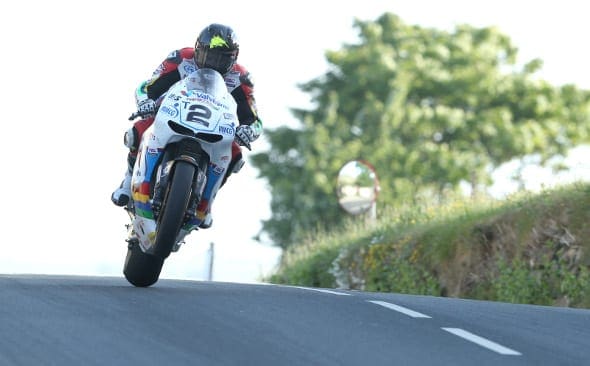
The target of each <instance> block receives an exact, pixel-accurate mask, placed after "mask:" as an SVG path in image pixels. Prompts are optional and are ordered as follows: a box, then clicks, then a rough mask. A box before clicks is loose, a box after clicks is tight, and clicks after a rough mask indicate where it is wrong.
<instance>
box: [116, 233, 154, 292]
mask: <svg viewBox="0 0 590 366" xmlns="http://www.w3.org/2000/svg"><path fill="white" fill-rule="evenodd" d="M163 265H164V259H162V258H159V257H156V256H154V255H151V254H147V253H144V252H143V251H142V250H141V248H140V247H139V243H138V242H137V241H134V242H131V243H129V248H128V249H127V257H125V266H124V267H123V273H124V274H125V278H126V279H127V281H129V283H131V284H132V285H133V286H136V287H148V286H151V285H153V284H154V283H156V281H158V278H159V277H160V272H161V271H162V266H163Z"/></svg>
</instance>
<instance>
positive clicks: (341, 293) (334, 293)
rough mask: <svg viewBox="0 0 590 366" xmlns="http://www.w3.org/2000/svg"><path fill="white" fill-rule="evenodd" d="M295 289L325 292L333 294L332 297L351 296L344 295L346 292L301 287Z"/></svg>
mask: <svg viewBox="0 0 590 366" xmlns="http://www.w3.org/2000/svg"><path fill="white" fill-rule="evenodd" d="M293 287H295V288H300V289H302V290H310V291H317V292H323V293H326V294H332V295H340V296H350V294H347V293H344V292H336V291H330V290H324V289H322V288H311V287H299V286H293Z"/></svg>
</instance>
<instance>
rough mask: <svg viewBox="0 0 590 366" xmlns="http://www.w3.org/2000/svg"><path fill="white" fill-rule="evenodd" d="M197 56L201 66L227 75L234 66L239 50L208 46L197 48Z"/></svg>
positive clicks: (198, 64) (198, 63)
mask: <svg viewBox="0 0 590 366" xmlns="http://www.w3.org/2000/svg"><path fill="white" fill-rule="evenodd" d="M195 56H196V57H195V58H196V60H195V61H196V62H197V66H198V67H199V68H210V69H213V70H217V71H218V72H220V73H221V74H222V75H225V74H227V73H228V72H229V71H230V70H231V69H232V67H233V66H234V63H235V62H236V59H237V57H238V51H237V50H227V49H225V50H224V49H211V48H208V49H200V50H197V53H196V54H195Z"/></svg>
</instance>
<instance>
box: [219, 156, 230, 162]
mask: <svg viewBox="0 0 590 366" xmlns="http://www.w3.org/2000/svg"><path fill="white" fill-rule="evenodd" d="M220 160H221V161H229V156H228V155H224V156H222V157H221V159H220Z"/></svg>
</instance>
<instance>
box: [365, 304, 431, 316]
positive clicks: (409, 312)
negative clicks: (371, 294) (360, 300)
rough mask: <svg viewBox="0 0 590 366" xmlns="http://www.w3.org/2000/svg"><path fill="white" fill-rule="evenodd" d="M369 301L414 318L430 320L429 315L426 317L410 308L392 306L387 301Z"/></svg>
mask: <svg viewBox="0 0 590 366" xmlns="http://www.w3.org/2000/svg"><path fill="white" fill-rule="evenodd" d="M367 301H369V302H372V303H373V304H377V305H381V306H384V307H386V308H388V309H391V310H395V311H399V312H400V313H403V314H406V315H408V316H411V317H412V318H430V317H429V316H428V315H424V314H422V313H419V312H417V311H414V310H410V309H408V308H404V307H403V306H399V305H395V304H391V303H388V302H385V301H377V300H367Z"/></svg>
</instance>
